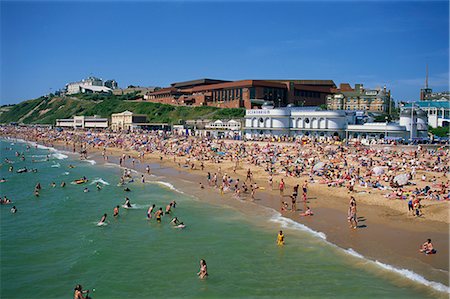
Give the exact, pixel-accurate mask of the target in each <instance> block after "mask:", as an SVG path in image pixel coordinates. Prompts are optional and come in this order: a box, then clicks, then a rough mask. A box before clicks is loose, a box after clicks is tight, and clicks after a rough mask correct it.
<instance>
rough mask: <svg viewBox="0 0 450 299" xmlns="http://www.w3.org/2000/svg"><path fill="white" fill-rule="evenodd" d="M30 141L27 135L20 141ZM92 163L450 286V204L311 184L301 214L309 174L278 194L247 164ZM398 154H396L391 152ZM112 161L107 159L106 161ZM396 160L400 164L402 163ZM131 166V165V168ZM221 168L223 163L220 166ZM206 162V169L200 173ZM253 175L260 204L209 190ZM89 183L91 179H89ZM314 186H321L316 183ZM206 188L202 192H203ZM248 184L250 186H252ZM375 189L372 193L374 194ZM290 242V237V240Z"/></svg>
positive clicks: (129, 153) (91, 152)
mask: <svg viewBox="0 0 450 299" xmlns="http://www.w3.org/2000/svg"><path fill="white" fill-rule="evenodd" d="M15 137H18V138H26V136H15ZM32 141H37V142H39V143H43V144H45V145H47V146H54V147H56V148H59V149H63V150H65V151H68V152H74V153H75V154H76V153H78V152H80V150H81V148H80V144H81V143H80V142H79V141H78V140H75V144H74V143H72V141H71V142H69V141H65V142H64V141H58V140H52V141H51V142H49V140H46V139H37V140H32ZM84 149H85V150H87V158H88V159H93V160H96V161H97V163H99V164H101V163H106V162H108V163H116V164H119V163H120V161H119V159H120V157H124V156H125V157H126V159H124V162H123V163H122V167H126V168H132V169H135V170H136V171H139V172H140V173H141V174H144V177H145V178H146V179H151V178H150V177H149V176H148V175H147V174H146V166H147V165H149V166H150V169H151V170H150V171H151V173H154V174H157V175H162V176H164V177H166V178H167V179H168V180H171V181H173V183H174V185H176V186H177V188H181V190H183V191H184V192H186V193H187V194H192V195H194V196H196V197H198V198H200V199H202V200H205V201H211V200H212V198H214V200H217V199H222V198H223V199H224V200H225V199H226V203H227V204H228V205H230V206H232V207H235V208H238V209H239V210H241V211H244V212H245V213H255V212H256V213H257V211H258V209H255V205H257V206H262V207H267V208H271V209H273V210H274V211H279V212H281V214H282V215H283V216H284V217H286V218H288V219H292V220H294V221H296V222H298V223H301V224H304V225H306V226H307V227H309V228H311V229H312V230H314V231H317V232H321V233H324V234H325V235H326V240H327V241H328V242H330V243H333V244H335V245H337V246H339V247H341V248H343V249H351V252H356V253H355V254H359V255H362V256H364V257H366V258H368V259H370V260H372V261H375V262H376V261H379V262H381V263H383V264H385V265H392V266H394V267H396V268H397V269H408V270H412V271H414V272H416V273H418V274H419V275H422V276H423V277H425V278H426V279H427V280H431V281H436V282H440V283H442V284H445V285H447V286H448V285H449V272H448V271H449V258H448V257H449V205H450V203H449V202H448V201H436V200H435V201H430V200H423V201H422V212H423V216H421V217H415V216H412V215H411V214H409V215H408V206H407V200H399V199H389V198H386V197H385V194H386V192H387V191H385V190H383V191H382V190H377V189H373V188H371V189H366V188H364V187H360V186H355V188H354V191H353V192H351V193H349V190H348V189H347V188H343V187H333V186H329V185H327V184H317V183H314V184H309V185H308V193H307V200H306V202H303V201H302V199H301V195H300V196H299V198H298V199H297V210H296V211H292V210H290V205H291V204H290V195H291V194H292V191H293V186H294V185H295V184H300V185H301V184H302V183H303V182H304V181H305V180H308V178H310V177H309V175H307V174H305V175H303V176H300V177H291V176H286V175H285V174H284V173H274V176H273V190H271V188H270V187H269V184H268V181H267V173H266V172H265V171H264V170H263V169H262V168H261V167H258V166H256V165H254V164H251V163H246V162H245V161H239V162H238V163H236V162H235V161H233V162H232V161H230V160H229V159H222V160H220V161H211V160H202V161H198V160H197V159H196V157H195V156H188V155H186V156H173V155H170V154H169V155H166V154H164V153H162V152H160V151H153V152H146V153H145V155H144V157H142V156H141V155H140V152H138V151H135V150H130V149H127V148H126V147H125V148H113V147H108V148H107V149H106V150H105V149H104V148H103V147H100V146H95V145H94V146H92V145H88V146H87V147H84ZM393 149H395V147H394V148H393ZM104 156H106V157H107V159H105V158H104ZM397 159H398V158H397ZM132 161H134V163H133V162H132ZM217 162H219V163H217ZM201 163H202V164H203V168H204V169H203V170H201ZM248 169H250V171H251V172H252V178H251V181H252V183H253V184H254V183H256V184H257V185H258V188H257V189H256V190H255V191H256V192H255V200H254V201H252V200H251V198H250V194H245V193H244V194H241V196H240V199H241V200H237V199H236V198H235V197H234V196H233V191H231V190H227V191H225V192H224V194H223V195H221V191H220V188H217V187H213V186H210V185H209V182H208V180H207V173H208V172H210V173H218V174H219V175H218V177H220V175H224V174H228V175H229V176H230V177H232V178H233V180H234V181H236V180H237V179H239V181H240V182H245V181H246V177H247V171H248ZM422 174H426V176H427V177H433V176H435V177H438V179H439V180H440V181H441V182H445V181H447V180H448V174H447V177H445V176H443V174H442V173H439V172H436V173H432V172H429V171H421V170H418V171H417V174H416V177H417V178H420V176H421V175H422ZM86 175H87V176H88V175H89V174H86ZM281 179H283V180H284V182H285V183H286V185H285V191H284V194H283V196H280V191H279V190H278V184H279V182H280V180H281ZM316 180H317V179H316ZM200 183H202V185H203V186H204V189H202V188H200V186H199V184H200ZM248 183H249V182H248ZM414 183H415V184H416V185H415V186H407V188H411V189H412V188H414V187H419V188H422V187H424V186H425V185H426V184H429V182H428V181H421V180H420V179H418V180H417V179H416V180H414ZM369 190H370V193H369ZM350 196H354V197H355V198H356V202H357V207H358V212H357V215H358V222H359V223H358V228H357V229H351V228H349V225H348V222H347V208H348V202H349V199H350ZM283 201H284V202H287V203H288V209H287V210H285V211H282V210H281V206H282V202H283ZM307 206H309V207H310V208H311V209H312V211H313V212H314V216H309V217H302V216H300V213H301V212H304V211H305V210H306V207H307ZM274 230H275V228H274ZM287 238H288V236H287ZM427 238H431V239H432V240H433V244H434V247H435V248H436V249H437V251H438V254H434V255H424V254H421V253H419V247H420V245H421V244H422V243H423V242H424V241H425V240H426V239H427Z"/></svg>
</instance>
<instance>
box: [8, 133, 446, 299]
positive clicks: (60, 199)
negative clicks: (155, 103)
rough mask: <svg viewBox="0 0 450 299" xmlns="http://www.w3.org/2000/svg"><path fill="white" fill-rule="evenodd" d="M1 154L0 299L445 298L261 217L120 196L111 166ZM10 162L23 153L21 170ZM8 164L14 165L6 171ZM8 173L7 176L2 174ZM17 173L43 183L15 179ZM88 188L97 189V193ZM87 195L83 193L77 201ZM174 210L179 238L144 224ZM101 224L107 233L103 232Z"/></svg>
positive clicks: (150, 194) (17, 146)
mask: <svg viewBox="0 0 450 299" xmlns="http://www.w3.org/2000/svg"><path fill="white" fill-rule="evenodd" d="M0 146H1V153H2V166H1V168H0V171H1V173H0V177H4V178H5V179H7V182H5V183H1V184H0V187H1V192H0V195H1V196H2V197H3V196H4V195H6V196H7V197H8V198H10V199H11V200H12V201H13V202H14V203H13V205H15V206H16V207H17V208H18V212H17V213H16V214H12V213H10V208H11V206H12V205H3V206H0V213H1V214H0V216H1V233H0V254H1V255H0V257H1V269H0V270H1V272H0V274H1V281H0V282H1V284H0V287H1V289H0V297H1V298H73V288H74V286H75V285H76V284H78V283H80V284H82V285H83V287H84V288H89V289H93V288H95V292H91V296H92V298H94V299H95V298H181V297H190V298H219V297H222V298H224V297H226V298H252V297H253V298H254V297H262V298H302V297H305V298H373V297H378V298H428V297H430V298H434V297H436V296H442V295H443V294H444V293H442V292H438V291H436V290H435V289H433V288H432V287H430V286H426V285H424V284H421V283H418V282H415V281H412V280H410V279H407V278H405V277H404V276H403V275H401V274H402V273H395V272H393V271H389V270H386V269H384V268H382V267H379V266H377V265H375V264H374V263H372V262H368V261H366V260H365V259H363V258H361V257H357V256H352V255H351V254H349V253H348V252H344V251H343V250H341V249H339V248H337V247H335V246H333V245H332V244H329V243H327V242H326V241H324V240H323V239H322V238H320V235H318V234H315V233H311V232H308V231H307V230H306V229H305V228H304V227H302V226H297V225H295V223H292V222H289V221H288V220H287V219H284V218H283V217H281V216H279V215H277V213H276V212H274V211H270V210H267V211H266V214H264V215H263V216H261V214H260V213H259V214H258V216H256V215H253V214H252V213H247V212H245V213H244V212H242V211H240V210H239V209H235V208H233V207H230V206H227V205H226V204H224V203H222V202H221V200H220V199H219V198H217V200H216V199H215V197H216V196H217V195H216V194H215V193H214V194H211V200H210V201H208V202H204V201H201V200H199V199H197V198H195V197H193V196H190V195H188V194H185V193H180V192H177V190H174V188H168V187H167V186H169V187H171V186H170V185H166V186H165V185H164V184H163V183H164V182H165V179H164V178H163V177H152V178H151V180H153V182H147V183H144V184H143V183H141V182H135V183H131V184H129V187H130V189H131V190H132V191H131V192H124V191H123V187H119V186H117V183H118V181H119V177H120V174H121V169H120V168H119V167H116V166H114V165H98V164H96V165H93V164H91V163H89V162H86V161H78V160H77V159H76V158H75V157H71V156H70V154H65V153H63V154H62V153H60V152H56V151H51V150H49V149H44V148H34V147H32V148H31V149H29V150H27V149H26V144H25V143H20V142H16V143H12V142H11V141H1V143H0ZM7 148H10V149H7ZM15 151H18V152H23V153H24V154H25V157H26V160H25V161H21V160H20V159H19V158H18V157H16V156H15ZM47 155H48V156H49V159H48V161H47V159H46V156H47ZM5 158H7V159H9V160H11V161H12V162H13V163H12V164H8V163H5V162H4V159H5ZM32 159H35V160H36V161H35V162H34V163H33V162H31V160H32ZM70 164H71V165H73V166H75V168H69V167H68V166H69V165H70ZM10 165H12V166H13V167H14V171H13V172H9V171H8V168H9V166H10ZM24 166H26V167H28V168H36V169H37V170H38V172H36V173H22V174H18V173H16V170H17V169H19V168H21V167H24ZM82 176H86V177H87V178H88V179H89V182H88V183H87V184H84V185H75V184H71V183H70V182H72V181H74V180H76V179H78V178H80V177H82ZM135 176H136V178H138V175H137V174H136V175H135ZM62 181H65V182H66V184H67V185H66V187H64V188H61V187H60V183H61V182H62ZM137 181H139V179H137ZM37 182H40V184H41V185H42V191H41V192H40V196H39V197H38V198H36V197H35V196H34V195H33V190H34V186H35V185H36V183H37ZM52 182H55V183H56V187H54V188H53V187H51V183H52ZM95 182H100V184H101V185H102V186H103V189H102V190H101V191H97V190H96V188H95ZM85 187H88V188H89V190H90V192H87V193H85V192H83V189H84V188H85ZM174 187H175V188H177V186H174ZM125 196H128V197H129V198H130V199H131V202H132V203H133V204H135V208H134V209H128V210H126V209H123V208H122V207H121V208H120V216H119V217H117V218H114V217H112V211H113V208H114V207H115V206H116V205H122V204H123V203H124V198H125ZM172 200H176V202H177V207H176V208H175V209H174V211H173V215H174V216H177V217H178V218H179V219H180V220H181V221H183V222H184V223H185V224H187V227H186V228H185V229H182V230H180V229H175V228H173V227H172V226H171V225H170V224H169V221H170V217H169V216H164V217H163V221H162V223H160V224H158V223H156V222H155V221H154V219H153V220H150V221H148V220H147V219H146V211H147V208H148V206H149V205H151V204H153V203H154V204H156V206H157V207H164V206H165V205H167V204H168V203H169V202H170V201H172ZM104 213H108V222H109V223H108V225H107V226H102V227H99V226H97V222H98V221H99V220H100V218H101V216H102V215H103V214H104ZM279 229H283V231H284V232H285V235H286V239H287V240H286V245H285V246H284V247H278V246H276V244H275V239H276V234H277V231H278V230H279ZM202 258H203V259H205V260H206V261H207V264H208V272H209V277H208V278H207V279H206V280H200V279H198V277H197V275H196V273H197V272H198V270H199V260H200V259H202ZM428 283H429V282H428ZM439 287H443V286H441V285H440V286H439ZM444 289H445V287H444Z"/></svg>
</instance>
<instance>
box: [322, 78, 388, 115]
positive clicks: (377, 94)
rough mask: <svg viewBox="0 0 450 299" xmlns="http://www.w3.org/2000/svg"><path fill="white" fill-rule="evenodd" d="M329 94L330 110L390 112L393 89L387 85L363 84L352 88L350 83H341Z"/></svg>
mask: <svg viewBox="0 0 450 299" xmlns="http://www.w3.org/2000/svg"><path fill="white" fill-rule="evenodd" d="M331 91H332V92H333V94H332V95H328V96H327V108H328V109H329V110H363V111H370V112H377V113H383V112H388V109H389V105H390V101H391V91H390V90H386V87H383V88H375V89H366V88H364V87H363V85H362V84H355V88H352V87H351V86H350V84H348V83H341V84H340V86H339V88H333V89H332V90H331Z"/></svg>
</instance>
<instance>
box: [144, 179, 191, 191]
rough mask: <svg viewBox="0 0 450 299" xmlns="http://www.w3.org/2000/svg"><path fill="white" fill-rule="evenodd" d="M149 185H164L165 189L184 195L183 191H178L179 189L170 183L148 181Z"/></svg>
mask: <svg viewBox="0 0 450 299" xmlns="http://www.w3.org/2000/svg"><path fill="white" fill-rule="evenodd" d="M147 183H150V184H159V185H162V186H165V187H167V188H169V189H170V190H173V191H175V192H178V193H181V194H184V192H183V191H180V190H178V189H177V188H175V186H174V185H172V184H171V183H168V182H163V181H147Z"/></svg>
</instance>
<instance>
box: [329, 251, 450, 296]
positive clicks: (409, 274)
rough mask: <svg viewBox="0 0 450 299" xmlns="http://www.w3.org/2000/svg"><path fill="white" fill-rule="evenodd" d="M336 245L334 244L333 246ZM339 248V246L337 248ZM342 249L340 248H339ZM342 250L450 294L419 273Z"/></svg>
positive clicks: (445, 287)
mask: <svg viewBox="0 0 450 299" xmlns="http://www.w3.org/2000/svg"><path fill="white" fill-rule="evenodd" d="M333 245H334V244H333ZM336 247H337V246H336ZM337 248H340V247H337ZM340 249H342V250H343V251H344V252H345V253H346V254H349V255H351V256H353V257H356V258H359V259H363V260H365V261H367V262H368V263H371V264H373V265H375V266H378V267H380V268H382V269H384V270H386V271H390V272H394V273H395V274H398V275H400V276H402V277H403V278H407V279H409V280H412V281H414V282H417V283H419V284H422V285H425V286H428V287H430V288H432V289H434V290H436V291H439V292H444V293H449V294H450V287H448V286H446V285H443V284H442V283H439V282H435V281H429V280H427V279H426V278H425V277H423V276H422V275H419V274H417V273H415V272H414V271H411V270H408V269H399V268H396V267H394V266H392V265H388V264H385V263H382V262H380V261H377V260H375V261H372V260H370V259H368V258H366V257H364V256H363V255H362V254H359V253H358V252H356V251H355V250H353V249H352V248H349V249H343V248H340Z"/></svg>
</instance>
